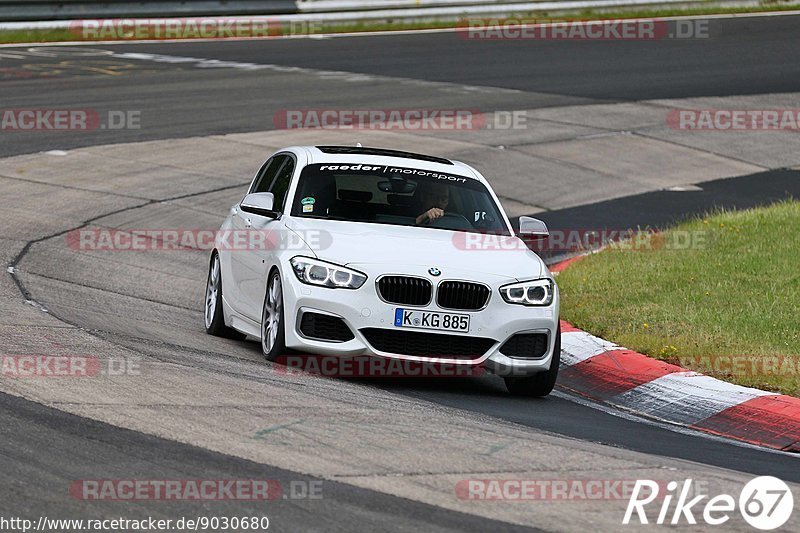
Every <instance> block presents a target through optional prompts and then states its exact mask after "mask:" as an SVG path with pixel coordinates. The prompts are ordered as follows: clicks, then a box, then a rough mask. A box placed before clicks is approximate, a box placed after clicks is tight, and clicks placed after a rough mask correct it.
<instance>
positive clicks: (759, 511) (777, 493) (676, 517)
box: [622, 476, 794, 531]
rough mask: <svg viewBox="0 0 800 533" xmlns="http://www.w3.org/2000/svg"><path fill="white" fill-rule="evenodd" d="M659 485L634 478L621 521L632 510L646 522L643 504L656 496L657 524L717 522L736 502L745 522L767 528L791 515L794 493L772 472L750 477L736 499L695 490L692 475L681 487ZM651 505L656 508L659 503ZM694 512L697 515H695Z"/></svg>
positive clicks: (726, 518) (726, 516) (722, 520)
mask: <svg viewBox="0 0 800 533" xmlns="http://www.w3.org/2000/svg"><path fill="white" fill-rule="evenodd" d="M662 488H664V487H663V484H659V483H657V482H655V481H652V480H649V479H644V480H642V479H639V480H637V481H636V485H634V487H633V492H632V494H631V497H630V499H629V500H628V507H627V508H626V509H625V516H624V517H623V519H622V523H623V524H626V525H627V524H630V523H631V519H634V513H635V515H636V518H635V519H638V521H639V523H640V524H648V523H649V522H648V516H647V513H646V511H645V507H646V506H647V505H649V504H650V503H653V502H655V501H657V500H658V501H659V503H660V508H659V511H658V517H657V518H656V519H655V523H656V524H658V525H664V524H673V525H675V524H681V523H685V524H697V523H698V521H697V519H698V518H701V519H702V521H703V522H705V523H706V524H708V525H712V526H719V525H722V524H725V523H726V522H728V521H729V520H730V519H731V515H732V514H735V513H734V512H735V511H736V507H737V503H738V507H739V512H740V513H741V515H742V518H744V520H745V521H746V522H747V523H748V524H750V525H751V526H753V527H754V528H756V529H760V530H762V531H769V530H773V529H777V528H779V527H781V526H783V525H784V524H785V523H786V522H787V521H788V520H789V518H790V517H791V516H792V509H793V507H794V497H793V496H792V491H791V489H790V488H789V486H788V485H787V484H786V483H784V482H783V481H781V480H780V479H778V478H776V477H772V476H761V477H757V478H755V479H752V480H750V481H749V482H748V483H747V484H746V485H745V486H744V488H743V489H742V491H741V493H739V498H738V501H737V500H736V499H735V498H734V497H733V496H731V495H730V494H718V495H716V496H713V497H711V496H709V495H708V494H702V493H699V494H698V491H696V490H694V489H693V487H692V480H691V479H687V480H685V481H684V482H683V485H682V486H681V487H680V489H679V488H678V482H677V481H670V482H669V483H667V486H666V491H661V489H662ZM662 492H664V493H662ZM673 501H674V502H675V506H674V508H673V507H672V504H673ZM654 507H656V508H658V507H659V504H656V505H655V506H654ZM695 513H697V514H698V515H699V516H695ZM635 519H634V523H635ZM651 519H652V515H651Z"/></svg>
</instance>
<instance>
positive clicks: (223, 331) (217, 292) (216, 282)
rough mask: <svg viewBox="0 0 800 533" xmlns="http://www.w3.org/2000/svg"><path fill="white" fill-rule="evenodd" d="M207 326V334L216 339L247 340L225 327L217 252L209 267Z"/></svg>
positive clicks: (242, 335) (206, 309)
mask: <svg viewBox="0 0 800 533" xmlns="http://www.w3.org/2000/svg"><path fill="white" fill-rule="evenodd" d="M205 326H206V333H208V334H209V335H214V336H215V337H224V338H226V339H236V340H242V339H244V338H245V335H244V334H242V333H239V332H238V331H236V330H235V329H233V328H229V327H228V326H226V325H225V315H224V313H223V312H222V272H221V269H220V264H219V254H217V253H216V252H215V253H214V255H213V256H212V257H211V264H210V265H209V267H208V283H207V285H206V305H205Z"/></svg>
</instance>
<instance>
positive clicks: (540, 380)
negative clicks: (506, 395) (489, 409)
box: [504, 327, 561, 398]
mask: <svg viewBox="0 0 800 533" xmlns="http://www.w3.org/2000/svg"><path fill="white" fill-rule="evenodd" d="M560 363H561V328H560V327H559V329H558V333H556V342H555V347H554V348H553V358H552V359H551V360H550V368H549V369H548V370H547V371H545V372H539V373H538V374H534V375H532V376H526V377H524V378H513V377H508V378H504V379H505V382H506V389H508V392H510V393H511V394H512V395H514V396H529V397H535V398H541V397H544V396H547V395H548V394H550V392H552V390H553V387H555V384H556V379H557V378H558V366H559V364H560Z"/></svg>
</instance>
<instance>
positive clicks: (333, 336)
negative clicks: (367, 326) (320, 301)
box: [300, 312, 355, 342]
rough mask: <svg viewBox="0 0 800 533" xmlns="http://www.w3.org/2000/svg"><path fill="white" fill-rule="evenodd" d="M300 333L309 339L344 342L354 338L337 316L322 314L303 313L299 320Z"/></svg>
mask: <svg viewBox="0 0 800 533" xmlns="http://www.w3.org/2000/svg"><path fill="white" fill-rule="evenodd" d="M300 333H302V334H303V335H305V336H306V337H308V338H310V339H318V340H323V341H335V342H344V341H349V340H352V339H354V338H355V335H353V332H352V331H350V328H348V327H347V324H345V323H344V320H342V319H341V318H339V317H338V316H330V315H323V314H322V313H311V312H305V313H303V318H302V319H301V320H300Z"/></svg>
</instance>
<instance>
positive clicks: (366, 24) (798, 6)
mask: <svg viewBox="0 0 800 533" xmlns="http://www.w3.org/2000/svg"><path fill="white" fill-rule="evenodd" d="M796 10H800V3H796V2H790V3H785V2H782V1H780V0H778V1H770V2H764V3H763V4H762V5H759V6H751V7H726V6H713V5H709V6H702V7H700V6H698V7H692V8H662V9H630V10H625V9H620V10H610V11H601V10H584V11H581V12H570V13H563V12H558V13H554V12H532V13H524V14H517V15H514V16H508V17H507V18H508V19H529V20H530V19H536V20H539V21H544V20H546V19H548V18H549V19H553V20H601V19H630V18H645V19H646V18H655V17H672V16H702V15H721V14H747V13H765V12H772V11H775V12H780V11H796ZM197 18H202V17H197ZM490 18H493V19H494V18H497V17H490ZM456 24H457V21H453V20H427V21H425V20H416V21H415V20H402V19H400V20H396V21H362V22H345V23H340V24H326V25H322V26H315V29H314V33H320V34H326V33H358V32H375V31H402V30H423V29H442V28H453V27H455V26H456ZM264 38H265V39H269V38H274V37H264ZM78 40H81V39H80V36H79V35H78V34H76V33H75V32H74V31H70V30H69V29H50V30H0V44H16V43H19V44H25V43H42V42H67V41H78Z"/></svg>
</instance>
